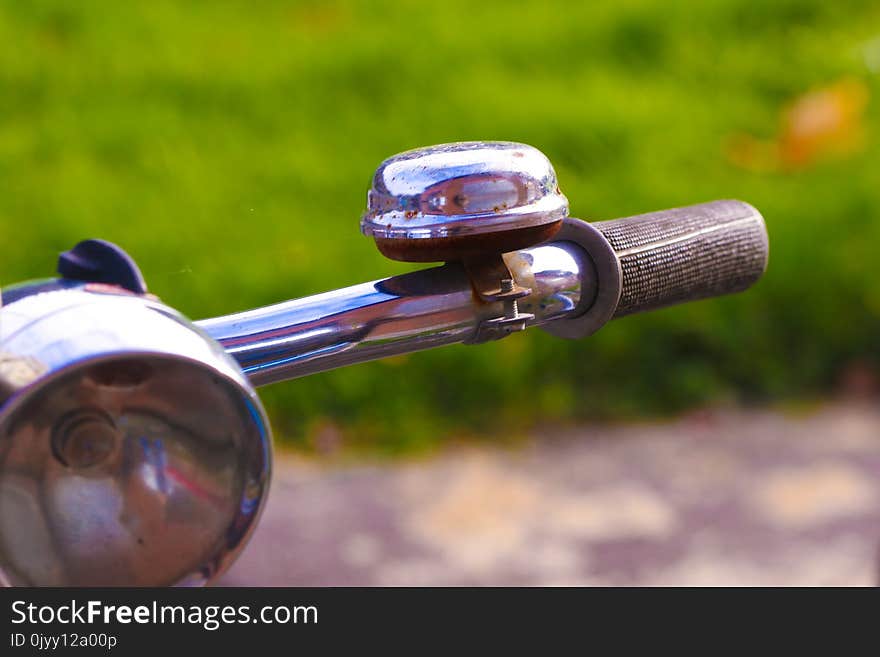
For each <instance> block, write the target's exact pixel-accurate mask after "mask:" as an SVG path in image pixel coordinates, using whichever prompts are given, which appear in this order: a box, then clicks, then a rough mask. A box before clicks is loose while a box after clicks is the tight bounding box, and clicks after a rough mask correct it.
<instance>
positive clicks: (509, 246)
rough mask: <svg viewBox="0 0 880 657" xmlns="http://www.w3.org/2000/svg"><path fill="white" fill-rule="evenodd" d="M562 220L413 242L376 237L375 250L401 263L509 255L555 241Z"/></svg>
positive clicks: (418, 239)
mask: <svg viewBox="0 0 880 657" xmlns="http://www.w3.org/2000/svg"><path fill="white" fill-rule="evenodd" d="M560 228H562V220H560V221H555V222H553V223H549V224H543V225H541V226H528V227H526V228H516V229H511V230H501V231H496V232H492V233H475V234H471V235H451V236H448V237H424V238H412V239H399V238H382V237H377V238H375V239H376V246H377V247H378V249H379V251H380V252H381V253H382V255H384V256H385V257H386V258H391V259H392V260H399V261H402V262H449V261H455V260H469V259H474V258H479V257H481V256H485V255H487V254H492V253H509V252H510V251H516V250H518V249H524V248H527V247H530V246H535V245H537V244H540V243H541V242H546V241H547V240H549V239H550V238H552V237H553V236H554V235H555V234H556V233H558V232H559V229H560Z"/></svg>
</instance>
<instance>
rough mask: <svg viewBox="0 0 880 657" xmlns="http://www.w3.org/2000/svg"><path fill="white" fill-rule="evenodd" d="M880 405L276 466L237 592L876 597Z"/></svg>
mask: <svg viewBox="0 0 880 657" xmlns="http://www.w3.org/2000/svg"><path fill="white" fill-rule="evenodd" d="M878 544H880V406H878V405H877V404H849V403H848V404H836V405H829V406H826V407H824V408H822V409H820V410H817V411H812V412H810V413H807V414H799V415H790V414H789V415H786V414H782V413H778V412H769V411H767V412H758V413H755V412H748V413H747V412H742V411H735V412H723V413H701V414H698V415H692V416H689V417H687V418H684V419H680V420H678V421H675V422H673V423H669V424H666V425H659V426H658V425H656V424H654V425H629V426H618V427H583V428H580V429H576V430H569V431H566V432H565V433H564V434H557V435H552V436H550V435H545V436H539V435H536V436H535V437H534V440H533V441H532V442H531V443H530V444H529V445H528V446H526V447H523V448H519V449H516V450H509V449H505V450H495V449H475V448H469V449H466V450H461V449H456V450H454V451H451V452H449V453H446V454H443V455H442V456H440V457H436V458H433V459H426V460H424V461H418V462H414V461H408V462H396V463H388V464H379V465H356V466H338V465H337V466H326V465H321V464H316V463H315V462H312V461H303V460H301V459H298V458H295V457H292V456H286V455H280V456H279V458H278V463H277V469H276V473H275V481H274V488H273V490H272V494H271V496H270V499H269V503H268V507H267V510H266V513H265V515H264V517H263V521H262V524H261V526H260V528H259V530H258V531H257V533H256V535H255V537H254V539H253V541H252V543H251V544H250V546H249V547H248V549H247V550H246V551H245V553H244V555H243V556H242V558H241V559H240V561H239V562H238V563H237V564H236V566H235V567H234V568H233V569H232V570H231V571H230V572H229V573H228V575H227V576H226V577H225V578H224V579H223V581H222V583H224V584H232V585H244V584H252V585H455V584H476V585H484V584H487V585H488V584H498V585H535V584H548V585H556V584H565V585H568V584H612V585H629V584H648V585H666V584H682V585H704V584H725V585H749V584H755V585H758V584H770V585H777V584H794V585H830V584H834V585H871V584H873V583H875V580H876V575H877V573H876V570H877V557H878V551H877V548H878Z"/></svg>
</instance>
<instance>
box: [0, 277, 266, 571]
mask: <svg viewBox="0 0 880 657" xmlns="http://www.w3.org/2000/svg"><path fill="white" fill-rule="evenodd" d="M52 287H53V286H50V288H49V290H48V291H38V292H37V293H34V294H30V295H28V296H25V297H24V298H21V299H20V300H18V301H15V302H14V303H12V304H9V305H7V306H5V307H3V308H0V381H2V382H5V393H4V392H2V389H4V384H3V383H0V581H2V582H3V583H5V584H7V585H55V586H65V585H92V586H101V585H132V586H147V585H168V584H199V583H204V582H207V581H208V580H210V579H212V578H213V577H215V576H216V575H217V574H219V573H220V572H222V571H223V570H224V569H225V568H226V567H227V566H228V565H229V564H230V563H231V562H232V560H233V559H234V557H235V555H236V554H237V552H238V551H239V550H240V548H241V547H243V545H244V543H245V541H246V539H247V537H248V535H249V533H250V531H251V530H252V528H253V527H254V524H255V521H256V519H257V517H258V515H259V512H260V510H261V507H262V503H263V501H264V499H265V493H266V490H267V486H268V478H269V469H270V461H271V445H270V436H269V427H268V423H267V421H266V419H265V417H264V413H263V410H262V407H261V405H260V402H259V400H258V399H257V396H256V394H255V392H254V390H253V388H252V387H251V385H250V384H249V383H248V381H247V379H246V378H245V376H244V375H243V374H242V372H241V370H240V368H239V367H238V366H237V365H236V364H235V362H234V361H233V360H232V359H231V358H230V357H229V356H228V355H227V354H226V352H225V351H224V350H223V349H222V348H221V347H220V346H219V345H218V344H217V343H216V342H214V341H213V340H212V339H210V338H208V337H207V336H206V335H205V334H204V333H203V332H202V331H201V330H199V329H198V328H196V327H194V326H193V325H192V324H191V323H190V322H189V321H187V320H186V319H185V318H184V317H182V316H181V315H180V314H178V313H177V312H176V311H174V310H172V309H170V308H168V307H167V306H164V305H162V304H161V303H159V302H158V301H157V300H155V299H153V298H150V297H147V296H143V295H136V294H127V293H126V292H125V291H124V290H122V289H121V288H118V287H109V286H106V285H100V284H98V285H95V284H75V285H69V286H54V287H55V288H56V289H52ZM4 395H5V396H6V400H5V403H4V401H3V396H4Z"/></svg>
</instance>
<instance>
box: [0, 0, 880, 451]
mask: <svg viewBox="0 0 880 657" xmlns="http://www.w3.org/2000/svg"><path fill="white" fill-rule="evenodd" d="M878 36H880V4H878V3H877V2H876V0H873V1H870V2H869V1H864V2H829V1H828V0H805V1H801V2H794V1H792V0H781V1H775V2H745V1H742V0H722V1H720V2H705V3H704V2H697V1H695V0H693V1H688V2H666V1H654V0H651V1H648V0H638V1H631V0H625V1H620V0H615V1H607V0H606V1H602V2H561V1H543V2H533V3H520V2H512V1H510V0H506V1H504V2H497V1H491V2H490V1H484V2H474V1H472V0H471V1H469V2H465V1H462V0H444V1H443V2H414V1H412V2H408V1H407V2H369V3H368V2H363V3H357V2H336V1H322V2H276V1H271V2H270V1H261V2H222V1H215V2H206V1H194V0H190V1H189V2H179V3H172V2H166V1H162V0H153V1H151V2H144V3H139V2H134V3H120V2H88V1H82V2H77V3H71V2H46V1H39V0H34V1H29V2H4V3H2V5H0V253H2V256H0V257H2V261H0V262H2V269H0V278H2V280H3V281H4V282H6V283H10V282H13V281H16V280H19V279H25V278H33V277H37V276H42V275H47V274H49V273H51V272H52V269H53V266H54V259H55V256H56V254H57V252H58V251H59V250H62V249H65V248H69V247H70V246H71V245H72V244H74V243H75V242H76V241H78V240H79V239H81V238H84V237H103V238H106V239H110V240H113V241H116V242H118V243H120V244H121V245H123V246H124V247H125V248H126V249H128V250H129V251H130V252H131V253H132V254H133V255H134V256H135V257H136V258H137V260H138V261H139V263H140V264H141V267H142V269H143V270H144V272H145V273H146V275H147V279H148V283H149V284H150V287H151V289H152V291H154V292H156V293H157V294H159V295H160V296H162V297H163V299H164V300H165V301H166V302H168V303H169V304H171V305H173V306H176V307H178V308H180V309H182V310H183V311H184V312H185V313H187V314H188V315H190V316H192V317H195V318H198V317H205V316H209V315H213V314H218V313H225V312H230V311H235V310H240V309H243V308H247V307H252V306H255V305H257V304H266V303H271V302H275V301H279V300H282V299H285V298H290V297H296V296H303V295H307V294H311V293H316V292H320V291H324V290H327V289H330V288H334V287H339V286H343V285H347V284H352V283H356V282H360V281H363V280H369V279H372V278H378V277H381V276H384V275H389V274H393V273H398V272H402V271H405V270H407V269H408V266H407V265H403V264H400V263H392V262H389V261H387V260H385V259H384V258H383V257H382V256H380V255H379V254H378V252H377V251H376V250H375V248H374V247H373V245H372V243H371V242H370V241H369V240H367V239H366V238H364V237H363V236H361V235H360V234H359V232H358V228H357V222H358V216H359V213H360V212H361V210H362V208H363V205H364V202H365V191H366V187H367V184H368V181H369V178H370V175H371V173H372V171H373V169H374V168H375V166H376V165H377V164H378V163H379V161H381V160H382V159H384V158H385V157H386V156H388V155H391V154H393V153H396V152H398V151H401V150H404V149H408V148H413V147H416V146H421V145H427V144H432V143H439V142H446V141H458V140H467V139H505V140H516V141H523V142H527V143H530V144H533V145H535V146H537V147H539V148H540V149H541V150H543V151H544V152H545V153H546V154H547V155H548V156H549V157H550V159H551V161H553V162H554V164H555V166H556V169H557V173H558V175H559V179H560V182H561V185H562V188H563V190H564V191H565V192H566V194H567V195H568V197H569V199H570V201H571V206H572V213H573V214H574V215H575V216H579V217H582V218H593V219H600V218H602V219H604V218H612V217H615V216H622V215H626V214H633V213H638V212H643V211H648V210H654V209H660V208H666V207H672V206H676V205H685V204H690V203H695V202H700V201H706V200H711V199H714V198H729V197H737V198H742V199H744V200H748V201H750V202H751V203H753V204H754V205H756V206H757V207H758V208H759V209H761V210H762V212H763V213H764V215H765V217H766V219H767V223H768V226H769V231H770V237H771V246H772V249H771V251H772V254H771V261H770V268H769V270H768V273H767V275H766V277H765V279H764V280H763V281H762V282H761V283H760V284H759V285H758V286H757V287H756V288H755V289H754V290H753V291H751V292H749V293H747V294H744V295H740V296H736V297H730V298H725V299H721V300H713V301H706V302H701V303H696V304H691V305H687V306H681V307H677V308H673V309H668V310H664V311H661V312H656V313H652V314H649V315H645V316H637V317H630V318H627V319H624V320H621V321H619V322H616V323H614V324H611V325H609V326H607V327H606V328H605V329H603V330H602V331H601V332H600V333H599V334H597V335H596V336H594V337H593V338H591V339H589V340H585V341H582V342H567V341H561V340H556V339H553V338H551V337H550V336H547V335H544V334H542V333H541V332H538V331H535V332H529V334H526V335H520V336H514V337H511V338H509V339H507V340H504V341H501V342H498V343H495V344H490V345H484V346H481V347H479V348H475V347H463V346H462V347H449V348H445V349H442V350H437V351H435V352H431V353H424V354H417V355H412V356H409V357H406V358H401V359H395V360H392V361H388V362H378V363H371V364H366V365H360V366H357V367H353V368H349V369H345V370H339V371H335V372H330V373H326V374H323V375H318V376H313V377H309V378H307V379H303V380H300V381H296V382H292V383H288V384H284V385H279V386H274V387H270V388H268V389H266V390H265V394H264V399H265V401H266V404H267V407H268V408H269V411H270V413H271V415H272V416H273V421H274V423H275V426H276V431H277V433H278V435H279V436H280V437H282V438H283V439H287V440H291V441H299V442H300V444H309V443H310V441H313V440H314V436H315V435H316V433H320V431H322V429H321V427H326V426H327V423H328V422H332V423H333V424H334V425H338V426H340V427H343V428H344V429H345V433H346V435H347V436H348V439H349V440H350V441H352V442H353V443H354V444H361V445H369V446H370V448H371V449H372V448H377V449H380V450H386V451H396V450H401V449H413V448H418V447H422V446H425V445H431V444H434V443H435V442H436V441H437V440H439V439H441V438H443V437H446V436H450V435H453V434H462V433H467V434H475V435H484V436H499V435H502V434H509V433H510V432H511V431H514V432H515V431H516V430H518V429H526V428H528V427H529V426H530V425H532V424H534V423H536V422H567V421H575V420H579V419H582V418H595V417H601V418H617V417H629V416H633V415H655V414H663V413H669V412H674V411H678V410H680V409H684V408H688V407H694V406H699V405H704V404H708V403H731V402H752V401H760V402H778V401H782V400H799V399H805V398H812V397H814V396H816V395H819V394H823V393H825V392H827V391H829V390H832V389H833V388H834V386H835V382H836V381H837V380H838V378H839V377H840V374H841V372H842V371H843V370H844V369H845V368H847V367H849V366H851V364H852V363H861V364H863V365H865V366H868V367H875V368H876V366H877V363H878V361H880V348H878V338H880V263H878V260H880V258H878V246H880V160H878V153H877V149H876V139H875V136H876V135H875V134H874V133H875V132H876V130H875V128H876V125H877V107H876V105H877V103H876V102H875V103H873V104H871V105H869V109H868V115H867V118H866V123H867V126H866V127H867V142H866V146H865V148H863V149H862V150H861V152H859V153H857V154H854V155H852V156H850V157H848V158H845V159H837V160H833V161H827V162H824V163H819V164H817V165H815V166H813V167H810V168H808V169H806V170H804V171H800V172H797V173H755V172H749V171H745V170H742V169H739V168H737V167H735V166H733V165H731V164H730V163H729V162H728V160H727V158H726V157H725V150H724V149H725V143H727V140H728V138H729V137H730V135H732V134H737V133H750V134H753V135H756V136H757V137H760V138H767V139H769V138H772V137H773V135H774V134H775V133H776V132H777V130H778V127H779V120H780V118H779V117H780V111H781V110H782V108H784V107H785V105H786V104H787V103H789V102H791V100H792V99H794V98H796V97H798V96H799V95H800V94H802V93H804V92H805V91H807V90H809V89H811V88H813V87H816V86H821V85H824V84H828V83H831V82H834V81H836V80H838V79H841V78H843V77H847V76H853V77H855V78H857V79H860V80H862V81H863V82H864V83H865V84H866V85H867V86H868V89H869V91H871V92H873V94H874V95H875V96H876V92H877V90H878V87H880V84H878V76H877V75H876V74H875V73H874V74H872V72H871V71H870V69H869V67H868V66H867V65H866V53H867V52H869V51H870V45H869V44H870V43H872V42H874V43H877V42H876V41H873V40H876V39H877V38H878ZM874 48H875V49H876V46H874Z"/></svg>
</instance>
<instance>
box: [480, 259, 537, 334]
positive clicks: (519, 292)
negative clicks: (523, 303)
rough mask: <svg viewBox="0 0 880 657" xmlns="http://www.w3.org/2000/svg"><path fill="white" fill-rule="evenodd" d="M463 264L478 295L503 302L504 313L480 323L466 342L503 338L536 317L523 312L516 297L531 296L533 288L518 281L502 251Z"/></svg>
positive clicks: (486, 299)
mask: <svg viewBox="0 0 880 657" xmlns="http://www.w3.org/2000/svg"><path fill="white" fill-rule="evenodd" d="M463 264H464V270H465V273H467V276H468V278H469V279H470V281H471V285H473V288H474V291H475V292H476V293H477V296H479V297H480V299H482V300H483V301H485V302H486V303H496V302H499V301H500V302H502V304H503V307H502V308H503V311H502V314H501V315H500V316H498V317H493V318H491V319H486V320H483V321H482V322H480V324H479V325H478V326H477V330H476V331H475V332H474V335H473V336H472V337H471V338H469V339H468V340H466V341H465V344H480V343H482V342H489V341H491V340H500V339H501V338H504V337H507V336H508V335H510V334H511V333H516V332H518V331H524V330H525V329H526V326H527V325H528V322H529V321H530V320H533V319H535V316H534V315H532V314H531V313H521V312H520V311H519V307H518V305H517V299H521V298H522V297H527V296H529V295H530V294H531V293H532V290H531V289H530V288H527V287H523V286H521V285H519V284H518V283H517V282H516V279H515V278H514V277H513V274H512V273H511V271H510V268H509V267H508V266H507V263H506V262H504V258H503V257H502V256H501V254H500V253H499V254H495V255H492V256H488V257H485V258H477V259H469V260H465V261H464V262H463Z"/></svg>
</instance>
